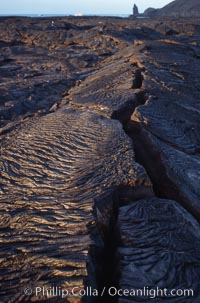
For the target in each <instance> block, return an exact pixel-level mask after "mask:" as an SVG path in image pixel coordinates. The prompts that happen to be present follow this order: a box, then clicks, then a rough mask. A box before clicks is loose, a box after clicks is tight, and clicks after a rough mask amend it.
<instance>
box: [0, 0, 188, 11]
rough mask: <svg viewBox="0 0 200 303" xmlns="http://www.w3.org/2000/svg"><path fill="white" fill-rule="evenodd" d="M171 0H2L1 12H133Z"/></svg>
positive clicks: (0, 3) (155, 6)
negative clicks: (133, 10)
mask: <svg viewBox="0 0 200 303" xmlns="http://www.w3.org/2000/svg"><path fill="white" fill-rule="evenodd" d="M188 1H189V0H188ZM170 2H171V1H169V0H133V1H131V0H100V1H99V0H0V14H77V13H82V14H131V12H132V7H133V4H134V3H136V5H137V6H138V8H139V11H140V12H143V11H144V10H145V9H146V8H148V7H154V8H160V7H163V6H164V5H166V4H168V3H170Z"/></svg>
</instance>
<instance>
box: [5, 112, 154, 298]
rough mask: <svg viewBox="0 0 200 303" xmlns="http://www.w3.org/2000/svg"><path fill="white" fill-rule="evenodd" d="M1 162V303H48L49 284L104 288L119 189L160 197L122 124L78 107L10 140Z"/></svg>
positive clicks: (18, 132) (30, 126) (26, 128)
mask: <svg viewBox="0 0 200 303" xmlns="http://www.w3.org/2000/svg"><path fill="white" fill-rule="evenodd" d="M0 166H1V179H0V183H1V192H0V201H1V223H0V233H1V239H2V241H1V244H2V245H3V246H2V248H1V252H0V254H1V257H0V258H1V266H0V271H1V275H0V276H1V301H3V302H8V301H9V302H11V301H15V302H30V298H31V300H34V301H43V300H45V299H46V297H45V296H42V295H41V296H36V293H35V287H39V286H41V287H43V286H45V285H47V286H49V287H50V286H57V287H62V288H63V289H64V288H65V289H72V287H79V288H80V289H83V288H84V287H85V286H86V285H88V286H93V288H98V281H96V279H97V278H100V277H101V273H100V272H101V267H98V262H99V261H98V260H97V259H96V260H95V255H97V256H99V258H101V259H102V254H103V249H104V242H103V240H104V239H103V238H102V231H103V230H106V229H107V230H108V227H109V220H110V218H111V217H112V216H113V202H114V199H113V198H112V193H113V192H115V191H116V190H117V188H118V190H119V191H120V189H121V190H122V191H123V188H126V189H127V191H129V195H130V198H131V197H132V198H135V199H136V198H138V195H139V196H140V197H143V196H149V195H152V191H151V183H150V181H149V179H148V177H147V175H146V174H145V171H144V170H143V168H142V167H141V166H140V165H139V164H137V163H135V161H134V154H133V151H132V145H131V142H130V140H129V138H128V137H127V136H126V135H125V133H124V131H123V130H122V127H121V124H120V123H119V122H117V121H114V120H108V119H105V118H103V117H101V116H98V115H96V114H93V113H91V112H89V111H84V112H77V111H74V110H73V109H66V110H65V111H57V112H56V113H52V114H49V115H46V116H45V117H42V118H35V119H32V120H30V122H27V123H25V124H24V125H22V126H21V128H20V129H18V130H16V131H15V132H13V133H10V134H9V136H8V137H7V138H5V139H4V142H3V147H2V150H1V163H0ZM101 196H103V198H101ZM104 200H105V201H106V202H107V203H104ZM97 227H98V228H99V230H98V228H97ZM96 258H97V257H96ZM10 285H12V287H11V286H10ZM28 286H29V287H30V286H31V287H32V289H33V294H32V295H31V296H26V295H25V294H24V289H25V288H26V287H28ZM52 300H53V299H52ZM57 300H58V301H57ZM68 300H69V302H79V301H77V300H80V296H79V297H78V298H76V297H73V298H71V299H70V298H69V299H68ZM54 301H55V302H60V301H59V298H57V299H56V298H55V300H54ZM54 301H51V302H54ZM87 302H89V301H87Z"/></svg>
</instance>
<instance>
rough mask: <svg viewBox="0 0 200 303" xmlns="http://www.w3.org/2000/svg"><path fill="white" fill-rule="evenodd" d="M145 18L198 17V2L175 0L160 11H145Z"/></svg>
mask: <svg viewBox="0 0 200 303" xmlns="http://www.w3.org/2000/svg"><path fill="white" fill-rule="evenodd" d="M144 15H145V16H156V17H200V0H175V1H173V2H171V3H169V4H167V5H166V6H164V7H163V8H161V9H152V8H150V9H147V10H146V11H145V12H144Z"/></svg>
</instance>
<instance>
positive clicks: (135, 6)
mask: <svg viewBox="0 0 200 303" xmlns="http://www.w3.org/2000/svg"><path fill="white" fill-rule="evenodd" d="M137 16H139V10H138V7H137V5H136V4H134V6H133V17H137Z"/></svg>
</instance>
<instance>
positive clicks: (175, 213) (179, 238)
mask: <svg viewBox="0 0 200 303" xmlns="http://www.w3.org/2000/svg"><path fill="white" fill-rule="evenodd" d="M118 230H119V232H118V234H119V236H120V239H121V244H120V247H119V249H118V254H119V266H120V280H119V288H120V289H129V291H131V290H135V296H134V292H133V291H132V296H131V295H130V296H126V295H125V296H123V297H120V298H119V301H118V302H120V303H122V302H123V303H125V302H127V303H128V302H150V301H152V302H163V297H164V301H165V302H179V303H181V302H182V303H185V302H198V301H199V300H200V294H199V279H200V257H199V253H198V251H199V249H200V229H199V224H198V223H197V222H196V221H195V220H194V218H193V217H192V216H191V215H189V214H188V213H187V212H186V211H185V210H184V209H183V208H182V207H180V205H178V204H177V203H176V202H174V201H170V200H160V199H156V198H152V199H146V200H140V201H137V202H134V203H132V204H130V205H128V206H125V207H121V208H120V210H119V219H118ZM144 287H146V295H145V294H144V292H143V294H142V295H141V292H139V291H138V295H137V290H141V289H144ZM186 288H187V289H190V290H191V289H192V290H193V295H192V292H190V295H189V296H179V295H174V296H173V297H170V298H169V297H168V298H167V296H163V295H162V294H161V291H159V292H158V294H157V293H156V291H157V289H159V290H164V289H167V294H169V296H170V291H172V290H173V289H175V290H178V289H179V290H180V289H182V290H184V289H186ZM152 290H154V291H155V292H153V291H152ZM148 291H149V293H148Z"/></svg>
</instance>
